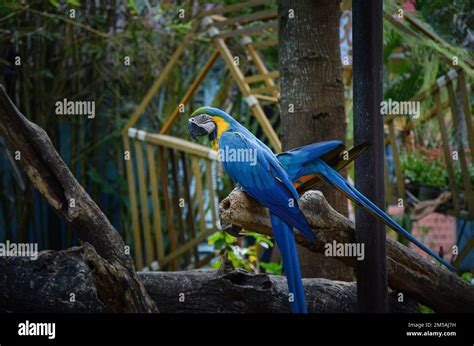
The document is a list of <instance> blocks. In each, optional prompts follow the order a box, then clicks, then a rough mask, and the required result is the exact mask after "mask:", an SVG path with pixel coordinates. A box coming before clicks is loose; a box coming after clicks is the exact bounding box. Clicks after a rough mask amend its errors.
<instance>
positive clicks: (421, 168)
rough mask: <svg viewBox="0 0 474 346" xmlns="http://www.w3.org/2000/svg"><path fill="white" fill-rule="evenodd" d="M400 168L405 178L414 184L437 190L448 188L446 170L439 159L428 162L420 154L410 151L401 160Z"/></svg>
mask: <svg viewBox="0 0 474 346" xmlns="http://www.w3.org/2000/svg"><path fill="white" fill-rule="evenodd" d="M401 168H402V172H403V174H404V175H405V177H406V178H408V179H409V180H410V181H411V182H412V183H414V184H425V185H429V186H433V187H439V188H446V187H447V186H448V180H447V173H446V169H445V168H444V165H443V163H442V160H441V159H440V158H438V159H436V160H435V161H433V162H429V161H427V160H426V159H425V158H423V156H422V154H421V153H420V152H416V151H411V152H409V153H408V154H407V155H406V156H405V157H402V158H401Z"/></svg>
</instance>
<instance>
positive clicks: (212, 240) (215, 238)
mask: <svg viewBox="0 0 474 346" xmlns="http://www.w3.org/2000/svg"><path fill="white" fill-rule="evenodd" d="M219 239H222V232H216V233H214V234H213V235H211V236H210V237H209V240H208V241H207V243H208V244H209V245H213V244H214V243H215V242H216V241H218V240H219Z"/></svg>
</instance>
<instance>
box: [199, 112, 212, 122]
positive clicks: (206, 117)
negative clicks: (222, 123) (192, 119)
mask: <svg viewBox="0 0 474 346" xmlns="http://www.w3.org/2000/svg"><path fill="white" fill-rule="evenodd" d="M197 120H198V122H199V123H200V124H204V123H207V122H208V121H210V120H211V117H210V116H209V115H207V114H201V115H200V116H199V117H198V119H197Z"/></svg>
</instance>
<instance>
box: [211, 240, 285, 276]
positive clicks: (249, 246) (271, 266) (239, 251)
mask: <svg viewBox="0 0 474 346" xmlns="http://www.w3.org/2000/svg"><path fill="white" fill-rule="evenodd" d="M244 234H245V237H244V238H236V237H233V236H231V235H230V234H228V233H227V232H224V231H219V232H216V233H214V234H212V235H211V236H210V237H209V239H208V244H209V245H213V246H214V251H215V252H216V254H217V255H218V256H219V257H220V258H219V260H217V261H215V262H214V263H213V264H212V268H219V267H220V266H221V265H222V259H221V258H222V257H226V258H227V260H228V261H230V262H231V263H232V266H233V267H234V268H240V269H245V270H248V271H251V272H254V273H259V272H260V268H263V269H265V270H266V271H267V272H269V273H272V274H280V273H281V266H280V265H279V264H277V263H264V262H260V261H259V260H258V249H259V247H263V248H265V249H268V248H269V247H273V242H272V241H271V240H270V238H269V237H267V236H265V235H263V234H260V233H255V232H244Z"/></svg>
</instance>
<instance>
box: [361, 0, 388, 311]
mask: <svg viewBox="0 0 474 346" xmlns="http://www.w3.org/2000/svg"><path fill="white" fill-rule="evenodd" d="M382 6H383V5H382V0H354V2H353V7H352V15H353V21H352V23H353V24H352V25H353V26H352V29H353V33H352V35H353V54H354V57H353V66H352V68H353V78H354V83H353V87H354V143H355V145H357V144H360V143H362V142H365V141H370V142H372V148H371V149H370V150H368V151H367V152H366V153H364V154H363V155H361V157H360V158H359V159H358V160H356V162H355V186H356V188H357V189H358V190H359V191H360V192H362V193H363V194H364V195H365V196H367V197H368V198H369V199H370V200H372V201H373V202H374V203H375V204H377V205H378V206H379V207H382V208H383V207H384V203H385V200H384V178H383V177H384V175H383V174H384V172H383V171H384V137H383V117H382V115H381V114H380V103H381V101H382V98H383V90H382V89H383V86H382V76H383V64H382V51H383V41H382V38H383V27H382V20H383V13H382ZM356 240H357V242H359V243H364V244H365V245H364V249H365V259H364V260H363V261H358V262H357V301H358V307H359V312H387V311H388V299H387V291H388V289H387V253H386V243H385V242H386V234H385V227H384V225H383V223H381V222H380V221H378V220H377V219H375V218H374V217H373V216H372V215H369V214H368V213H366V212H365V211H364V210H362V209H361V208H356Z"/></svg>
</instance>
